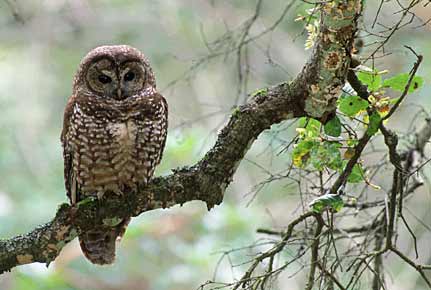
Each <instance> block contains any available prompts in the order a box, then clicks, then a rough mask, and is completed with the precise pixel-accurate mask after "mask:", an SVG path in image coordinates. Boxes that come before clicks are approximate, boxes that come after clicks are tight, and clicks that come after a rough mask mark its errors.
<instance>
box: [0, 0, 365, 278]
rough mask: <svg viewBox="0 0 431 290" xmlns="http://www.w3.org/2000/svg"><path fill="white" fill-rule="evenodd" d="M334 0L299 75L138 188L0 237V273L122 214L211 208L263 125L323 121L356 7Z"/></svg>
mask: <svg viewBox="0 0 431 290" xmlns="http://www.w3.org/2000/svg"><path fill="white" fill-rule="evenodd" d="M333 2H335V3H336V4H335V5H333V3H329V4H325V3H323V4H321V22H320V30H321V31H320V33H319V37H318V39H317V41H316V44H315V48H314V51H313V54H312V56H311V58H310V60H309V61H308V63H307V64H306V65H305V66H304V68H303V70H302V71H301V73H300V74H299V75H298V76H297V78H296V79H295V80H294V81H293V82H292V83H290V84H288V83H281V84H279V85H276V86H274V87H271V88H268V89H264V90H260V91H258V93H256V94H255V95H254V96H253V97H252V98H251V100H250V101H249V102H248V103H247V104H245V105H242V106H240V107H238V108H237V109H236V110H235V111H234V112H233V113H232V115H231V117H230V120H229V122H228V124H227V125H226V126H225V127H224V128H223V129H222V131H221V132H220V134H219V135H218V139H217V141H216V144H215V145H214V147H213V148H212V149H211V150H210V151H209V152H208V153H207V154H206V155H205V157H204V158H203V159H202V160H201V161H199V162H198V163H197V164H195V165H193V166H191V167H184V168H181V169H177V170H174V171H173V173H172V174H171V175H169V176H165V177H158V178H155V179H153V180H152V181H151V182H150V184H149V185H148V186H147V187H146V188H145V189H142V190H139V192H137V193H127V194H125V195H124V196H123V197H112V198H110V197H107V199H105V200H103V201H99V200H93V201H88V202H81V204H79V206H78V207H75V208H73V207H71V206H69V205H66V204H63V205H61V206H60V208H59V209H58V211H57V214H56V216H55V218H54V219H53V220H52V221H51V222H49V223H47V224H45V225H43V226H41V227H38V228H36V229H34V230H33V231H32V232H30V233H28V234H26V235H23V236H18V237H15V238H11V239H9V240H0V273H3V272H4V271H8V270H10V269H12V268H13V267H15V266H17V265H22V264H28V263H32V262H43V263H50V262H51V261H53V260H54V259H55V257H56V256H57V255H58V254H59V252H60V251H61V249H62V247H63V246H64V245H65V244H66V243H67V242H69V241H71V240H72V239H73V238H75V237H76V236H77V235H78V234H80V233H81V232H84V231H86V230H89V229H91V228H93V227H94V226H96V225H98V224H101V223H104V224H106V225H112V226H113V225H115V224H116V223H118V221H120V220H121V219H122V218H124V217H127V216H130V215H132V216H137V215H139V214H140V213H142V212H145V211H148V210H151V209H155V208H166V207H170V206H173V205H176V204H183V203H185V202H187V201H191V200H201V201H204V202H206V203H207V206H208V208H212V207H213V206H214V205H215V204H220V203H221V202H222V200H223V195H224V192H225V189H226V187H227V186H228V185H229V183H230V182H231V181H232V178H233V175H234V173H235V171H236V168H237V167H238V165H239V163H240V161H241V160H242V159H243V157H244V155H245V154H246V152H247V151H248V149H249V148H250V146H251V145H252V144H253V142H254V141H255V140H256V139H257V137H258V136H259V134H260V133H261V132H262V131H264V130H266V129H268V128H270V127H271V125H272V124H276V123H279V122H281V121H283V120H287V119H291V118H294V117H300V116H312V117H314V118H318V119H320V120H321V121H322V122H325V121H326V120H327V119H328V118H329V117H330V116H331V115H332V114H333V113H334V110H335V107H336V100H337V97H338V95H339V92H340V90H341V88H342V86H343V85H344V83H345V77H346V74H347V71H348V68H349V65H350V61H351V50H352V43H353V39H354V35H355V32H356V29H357V28H356V21H357V18H358V16H359V15H360V13H361V1H360V0H339V1H333ZM287 49H288V48H287Z"/></svg>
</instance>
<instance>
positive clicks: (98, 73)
mask: <svg viewBox="0 0 431 290" xmlns="http://www.w3.org/2000/svg"><path fill="white" fill-rule="evenodd" d="M167 113H168V109H167V104H166V101H165V99H164V98H163V96H162V95H160V94H159V93H158V92H157V91H156V83H155V78H154V74H153V72H152V70H151V67H150V65H149V63H148V61H147V60H146V58H145V57H144V55H143V54H142V53H141V52H139V51H138V50H137V49H135V48H132V47H130V46H126V45H118V46H101V47H98V48H95V49H94V50H92V51H90V52H89V53H88V54H87V56H86V57H85V58H84V59H83V60H82V62H81V64H80V66H79V69H78V71H77V73H76V75H75V79H74V83H73V94H72V96H71V97H70V99H69V101H68V103H67V105H66V109H65V112H64V123H63V132H62V134H61V141H62V144H63V155H64V179H65V185H66V190H67V195H68V197H69V198H70V200H71V203H72V204H76V203H77V202H79V201H80V200H82V199H84V198H85V197H88V196H97V197H98V198H101V197H102V196H103V195H104V194H105V193H107V192H112V193H116V194H122V193H123V192H125V191H133V190H136V189H137V187H138V185H145V184H146V183H147V182H148V181H149V179H150V178H151V177H152V175H153V173H154V169H155V167H156V166H157V165H158V164H159V163H160V159H161V157H162V152H163V148H164V146H165V141H166V133H167ZM129 221H130V219H125V220H123V221H121V222H120V223H119V224H118V225H116V226H114V227H109V226H107V225H100V226H99V227H97V228H95V229H93V230H91V231H89V232H86V233H84V234H82V235H80V236H79V240H80V244H81V249H82V251H83V253H84V254H85V256H86V257H87V258H88V259H89V260H90V261H91V262H92V263H95V264H111V263H113V261H114V259H115V241H116V239H117V238H121V236H122V235H123V234H124V232H125V229H126V226H127V224H128V223H129Z"/></svg>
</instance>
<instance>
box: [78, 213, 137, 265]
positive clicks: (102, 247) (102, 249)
mask: <svg viewBox="0 0 431 290" xmlns="http://www.w3.org/2000/svg"><path fill="white" fill-rule="evenodd" d="M129 222H130V218H126V219H124V220H123V221H122V222H121V223H120V224H119V225H117V226H115V227H100V228H98V229H93V230H90V231H88V232H85V233H83V234H81V235H80V236H79V244H80V246H81V249H82V252H83V253H84V255H85V257H86V258H87V259H88V260H90V262H92V263H94V264H98V265H107V264H112V263H113V262H114V260H115V242H116V241H117V239H120V238H121V237H122V236H123V235H124V233H125V232H126V228H127V225H128V224H129Z"/></svg>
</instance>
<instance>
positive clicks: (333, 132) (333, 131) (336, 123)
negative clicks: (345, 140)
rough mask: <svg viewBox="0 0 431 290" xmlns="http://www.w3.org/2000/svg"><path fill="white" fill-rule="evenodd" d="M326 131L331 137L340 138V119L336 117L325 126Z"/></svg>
mask: <svg viewBox="0 0 431 290" xmlns="http://www.w3.org/2000/svg"><path fill="white" fill-rule="evenodd" d="M324 129H325V134H327V135H329V136H334V137H338V136H340V135H341V122H340V119H338V117H337V116H335V117H334V118H332V119H331V120H329V122H327V123H326V124H325V127H324Z"/></svg>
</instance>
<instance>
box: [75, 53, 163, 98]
mask: <svg viewBox="0 0 431 290" xmlns="http://www.w3.org/2000/svg"><path fill="white" fill-rule="evenodd" d="M148 87H153V88H155V87H156V82H155V77H154V74H153V71H152V70H151V67H150V64H149V63H148V60H147V59H146V58H145V56H144V55H143V54H142V53H141V52H140V51H139V50H137V49H136V48H133V47H130V46H128V45H112V46H99V47H97V48H95V49H93V50H91V51H90V52H89V53H88V54H87V55H86V56H85V57H84V58H83V60H82V61H81V64H80V65H79V68H78V71H77V73H76V75H75V79H74V83H73V92H74V94H76V93H77V92H78V91H80V92H86V93H87V94H88V93H89V94H91V95H96V96H99V97H103V98H109V99H114V100H117V101H121V100H126V99H128V98H129V97H131V96H134V95H137V94H139V92H141V91H142V90H144V89H146V88H148Z"/></svg>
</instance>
